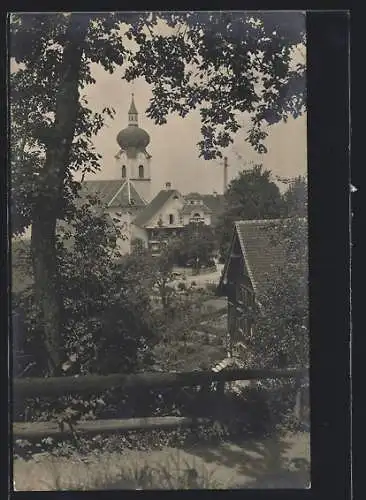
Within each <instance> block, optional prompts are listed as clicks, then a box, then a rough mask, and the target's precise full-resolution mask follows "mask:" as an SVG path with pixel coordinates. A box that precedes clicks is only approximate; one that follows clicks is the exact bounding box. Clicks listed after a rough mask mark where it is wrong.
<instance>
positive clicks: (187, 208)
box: [181, 203, 212, 215]
mask: <svg viewBox="0 0 366 500" xmlns="http://www.w3.org/2000/svg"><path fill="white" fill-rule="evenodd" d="M200 211H203V212H204V213H205V214H211V213H212V210H210V209H209V208H208V207H207V205H205V204H204V203H202V205H191V204H190V203H185V204H184V206H183V208H182V210H181V213H182V214H183V215H190V214H192V213H194V212H200Z"/></svg>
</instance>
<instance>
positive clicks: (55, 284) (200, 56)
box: [10, 12, 305, 373]
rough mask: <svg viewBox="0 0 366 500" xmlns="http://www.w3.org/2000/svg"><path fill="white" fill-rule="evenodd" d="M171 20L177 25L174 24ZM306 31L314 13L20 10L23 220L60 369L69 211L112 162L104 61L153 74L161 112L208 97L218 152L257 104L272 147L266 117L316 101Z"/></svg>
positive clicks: (15, 89) (14, 114)
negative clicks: (93, 94)
mask: <svg viewBox="0 0 366 500" xmlns="http://www.w3.org/2000/svg"><path fill="white" fill-rule="evenodd" d="M162 20H164V22H165V23H166V24H167V25H168V26H169V27H170V29H172V30H173V34H171V32H170V33H168V34H167V35H162V33H161V32H160V28H159V23H161V22H162ZM128 39H130V40H133V42H134V44H135V46H137V50H135V49H132V48H131V47H130V46H128V44H127V43H126V41H127V40H128ZM304 42H305V22H304V15H303V14H302V13H294V12H288V13H286V12H285V13H283V12H281V13H277V12H275V13H272V12H262V13H261V12H257V13H246V12H243V13H235V12H234V13H221V12H220V13H209V12H196V13H192V12H183V13H174V12H165V13H159V12H155V13H151V12H143V13H99V14H89V13H71V14H70V13H52V14H48V13H47V14H43V13H42V14H36V15H35V14H31V15H29V14H22V13H16V14H12V15H11V17H10V57H11V61H12V62H13V63H15V65H16V68H15V69H14V71H13V72H12V74H11V77H10V89H11V92H10V111H11V169H12V207H11V208H12V220H11V222H12V232H13V233H15V234H18V233H22V232H23V231H24V229H25V228H26V227H27V226H29V225H31V226H32V239H31V250H32V259H33V269H34V279H35V294H36V302H37V304H38V305H39V307H40V316H39V325H41V326H42V329H43V331H44V334H45V339H47V345H48V349H49V354H50V357H51V358H52V364H53V368H52V369H51V372H52V373H56V371H57V370H59V369H60V366H61V363H62V359H61V358H62V356H61V353H60V346H61V332H62V331H63V321H64V318H65V315H64V313H63V307H64V304H63V301H62V297H61V290H60V276H59V271H58V264H57V238H56V226H57V221H58V220H60V219H61V220H68V221H70V220H72V218H73V217H74V216H75V205H74V200H75V198H76V197H77V194H78V190H79V188H80V183H78V182H75V179H74V174H75V172H77V171H78V172H81V173H82V174H85V173H88V172H95V171H96V170H98V169H99V168H100V155H99V154H98V152H97V151H95V149H94V147H93V140H92V138H93V136H94V135H95V134H96V133H98V131H99V130H100V129H101V127H102V126H103V124H104V119H105V117H106V116H108V115H110V116H113V110H111V109H107V108H105V109H104V110H103V111H102V112H101V113H98V112H95V111H94V110H92V109H91V108H90V107H89V104H88V102H87V100H86V98H85V96H84V95H83V89H84V88H85V86H87V85H94V84H96V83H97V82H96V81H95V80H94V78H93V76H92V72H91V67H92V64H99V65H101V66H102V67H103V68H104V69H105V71H106V72H109V73H113V72H114V71H121V76H122V77H124V78H126V79H128V80H131V79H133V78H137V77H139V76H142V77H144V78H145V80H146V81H147V83H150V84H151V85H152V96H153V97H152V99H151V101H150V106H149V108H148V110H147V113H148V116H150V117H152V118H154V119H155V121H156V123H160V124H161V123H164V121H165V120H166V117H167V115H168V114H169V113H170V112H178V113H179V114H180V115H181V116H185V115H186V114H187V113H188V112H189V111H190V110H191V109H194V108H195V107H196V106H198V105H200V106H201V108H200V113H201V119H202V129H201V131H202V141H201V142H200V144H199V148H200V151H201V155H203V156H204V157H205V158H212V157H214V156H220V155H221V149H222V148H223V147H225V146H227V145H228V144H229V143H230V141H232V136H233V134H235V133H236V132H237V131H238V130H239V129H240V124H239V119H238V114H237V113H238V112H240V113H243V112H247V113H249V115H250V122H251V125H250V128H249V133H248V137H247V140H248V141H249V143H250V144H252V145H253V146H254V147H255V148H256V149H257V150H258V151H260V152H261V151H262V152H263V151H265V147H264V145H263V140H264V138H265V136H266V131H265V127H266V125H267V124H271V123H275V122H277V121H279V120H282V119H284V120H285V119H287V117H288V116H290V115H292V116H295V117H296V116H298V115H299V114H300V113H301V112H302V111H303V110H304V109H305V99H304V95H305V94H304V92H305V84H304V76H305V67H304V64H303V63H299V64H294V59H293V54H294V50H296V48H297V47H298V46H299V45H301V44H304ZM60 356H61V357H60Z"/></svg>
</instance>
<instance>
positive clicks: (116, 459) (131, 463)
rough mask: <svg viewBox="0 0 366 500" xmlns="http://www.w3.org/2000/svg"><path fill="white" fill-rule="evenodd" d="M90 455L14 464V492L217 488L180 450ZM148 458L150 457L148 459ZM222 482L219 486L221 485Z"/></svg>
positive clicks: (43, 456)
mask: <svg viewBox="0 0 366 500" xmlns="http://www.w3.org/2000/svg"><path fill="white" fill-rule="evenodd" d="M146 455H147V454H146V453H145V454H142V453H138V452H135V453H133V452H130V453H129V454H128V455H126V454H119V453H105V454H101V455H99V456H96V455H93V454H90V455H89V456H88V457H86V458H84V459H77V458H76V457H74V458H72V459H70V458H65V457H62V458H61V457H59V458H57V457H52V456H50V455H49V454H38V456H35V457H34V459H33V460H31V461H25V460H24V459H18V460H16V461H15V463H14V489H16V491H42V490H43V491H54V490H98V489H100V490H108V489H113V490H114V489H121V490H123V489H128V490H130V489H134V490H136V489H168V490H175V489H216V488H219V487H220V484H219V482H217V481H215V479H214V473H213V471H210V470H209V469H208V468H207V467H206V466H205V465H204V464H203V463H202V460H197V459H195V457H194V459H193V460H192V459H191V457H189V456H188V455H187V454H185V453H184V452H180V451H179V450H174V451H171V450H168V451H164V450H162V451H161V452H159V455H157V454H155V455H154V454H150V455H151V456H150V457H146ZM149 458H150V459H149ZM222 487H223V485H221V488H222Z"/></svg>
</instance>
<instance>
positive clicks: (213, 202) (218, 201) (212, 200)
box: [184, 193, 224, 213]
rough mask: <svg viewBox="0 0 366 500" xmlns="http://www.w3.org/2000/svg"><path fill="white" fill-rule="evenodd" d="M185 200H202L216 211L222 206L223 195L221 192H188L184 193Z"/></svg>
mask: <svg viewBox="0 0 366 500" xmlns="http://www.w3.org/2000/svg"><path fill="white" fill-rule="evenodd" d="M184 198H185V199H186V200H202V201H203V203H204V204H205V205H206V207H208V208H209V209H210V210H211V211H212V212H214V213H218V212H220V210H222V208H223V200H224V195H222V194H200V193H188V194H186V195H184Z"/></svg>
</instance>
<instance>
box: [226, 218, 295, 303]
mask: <svg viewBox="0 0 366 500" xmlns="http://www.w3.org/2000/svg"><path fill="white" fill-rule="evenodd" d="M283 222H284V220H283V219H265V220H244V221H243V220H242V221H237V222H235V229H234V234H233V240H232V244H231V249H230V254H231V251H232V249H233V246H234V244H235V240H236V239H237V240H238V241H239V245H240V249H241V252H242V255H243V258H244V265H245V272H246V273H247V274H248V275H249V278H250V281H251V283H252V286H253V289H254V291H255V293H256V296H257V298H258V300H259V301H260V300H261V297H262V296H263V295H264V294H265V292H266V290H267V289H268V287H269V286H270V285H271V283H273V281H274V280H276V279H277V278H278V276H279V273H280V269H281V267H283V265H284V264H285V262H286V255H285V247H284V244H283V243H282V241H278V240H277V239H276V240H274V237H275V236H276V234H278V229H279V227H280V225H281V224H282V223H283ZM230 254H229V256H228V258H227V260H226V263H225V268H224V271H223V274H222V278H221V281H220V285H219V287H221V286H222V284H223V282H224V281H225V280H226V276H227V271H228V268H229V265H230Z"/></svg>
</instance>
